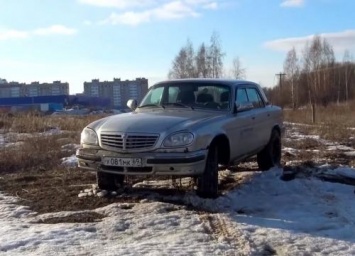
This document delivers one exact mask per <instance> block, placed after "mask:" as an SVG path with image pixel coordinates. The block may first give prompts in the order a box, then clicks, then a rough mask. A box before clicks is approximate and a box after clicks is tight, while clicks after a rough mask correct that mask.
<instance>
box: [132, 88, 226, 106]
mask: <svg viewBox="0 0 355 256" xmlns="http://www.w3.org/2000/svg"><path fill="white" fill-rule="evenodd" d="M230 90H231V89H230V87H229V86H227V85H221V84H213V83H194V82H191V83H187V82H184V83H167V84H158V85H155V86H154V87H153V88H151V89H150V90H149V92H148V93H147V95H146V96H145V97H144V99H143V100H142V102H141V104H140V105H139V108H144V107H150V106H152V107H154V106H155V107H157V106H161V107H164V108H169V107H177V108H190V109H195V108H201V109H209V110H229V109H230V102H231V99H230V95H231V93H230Z"/></svg>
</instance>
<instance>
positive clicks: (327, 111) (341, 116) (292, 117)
mask: <svg viewBox="0 0 355 256" xmlns="http://www.w3.org/2000/svg"><path fill="white" fill-rule="evenodd" d="M284 118H285V121H288V122H292V123H302V124H309V126H303V127H302V128H301V129H302V130H303V132H305V133H307V134H318V135H320V136H321V137H322V138H324V139H328V140H331V141H338V142H342V143H345V144H349V145H354V146H355V141H354V140H350V137H353V136H354V134H355V130H354V129H355V101H354V102H350V103H348V104H341V105H330V106H327V107H322V106H318V107H317V108H316V123H315V124H313V123H312V111H311V108H310V107H305V108H303V109H299V110H296V111H293V110H284ZM351 128H354V129H351Z"/></svg>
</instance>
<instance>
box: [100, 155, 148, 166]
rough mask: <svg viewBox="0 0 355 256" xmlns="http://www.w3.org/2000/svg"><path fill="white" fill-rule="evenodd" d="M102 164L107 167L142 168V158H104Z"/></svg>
mask: <svg viewBox="0 0 355 256" xmlns="http://www.w3.org/2000/svg"><path fill="white" fill-rule="evenodd" d="M102 163H103V165H106V166H117V167H140V166H142V158H127V157H124V158H123V157H104V158H103V159H102Z"/></svg>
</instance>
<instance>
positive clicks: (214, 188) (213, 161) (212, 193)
mask: <svg viewBox="0 0 355 256" xmlns="http://www.w3.org/2000/svg"><path fill="white" fill-rule="evenodd" d="M197 195H198V196H200V197H203V198H216V197H217V195H218V148H217V147H216V146H214V145H212V146H211V147H210V148H209V150H208V154H207V160H206V166H205V171H204V172H203V174H202V175H201V176H199V177H198V178H197Z"/></svg>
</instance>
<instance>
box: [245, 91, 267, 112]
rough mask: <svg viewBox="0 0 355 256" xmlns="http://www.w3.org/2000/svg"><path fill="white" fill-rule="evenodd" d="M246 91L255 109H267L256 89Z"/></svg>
mask: <svg viewBox="0 0 355 256" xmlns="http://www.w3.org/2000/svg"><path fill="white" fill-rule="evenodd" d="M246 91H247V95H248V100H249V102H250V103H252V104H253V106H254V108H263V107H265V104H264V102H263V100H262V99H261V97H260V95H259V93H258V91H257V90H256V89H255V88H247V89H246Z"/></svg>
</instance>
